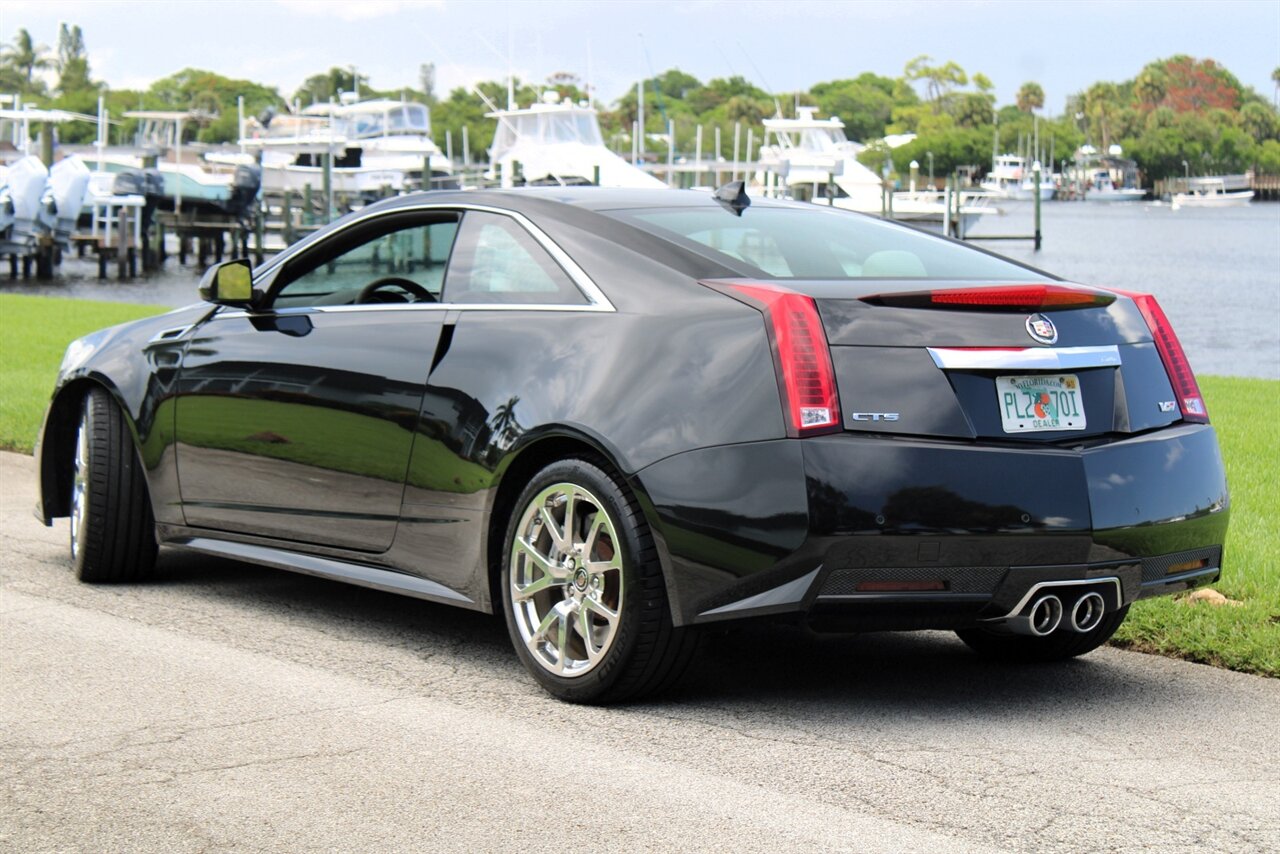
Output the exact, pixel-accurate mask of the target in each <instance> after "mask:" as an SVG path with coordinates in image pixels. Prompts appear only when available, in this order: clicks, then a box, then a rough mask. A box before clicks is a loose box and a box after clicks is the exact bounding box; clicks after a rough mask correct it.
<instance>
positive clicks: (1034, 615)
mask: <svg viewBox="0 0 1280 854" xmlns="http://www.w3.org/2000/svg"><path fill="white" fill-rule="evenodd" d="M1105 612H1106V602H1105V601H1104V600H1103V598H1102V594H1101V593H1097V592H1094V591H1089V592H1088V593H1085V594H1084V595H1082V596H1081V597H1080V598H1079V599H1076V600H1075V602H1074V603H1073V604H1072V606H1071V612H1070V614H1067V613H1066V607H1065V606H1064V605H1063V604H1062V600H1061V599H1059V598H1058V597H1057V596H1056V595H1054V594H1053V593H1046V594H1045V595H1044V596H1041V597H1039V598H1038V599H1036V600H1035V601H1034V602H1032V603H1031V605H1030V606H1028V607H1027V608H1026V609H1025V610H1024V611H1023V612H1022V613H1021V614H1019V615H1018V616H1016V617H1011V618H1010V619H1009V621H1008V624H1007V625H1008V627H1009V629H1010V630H1011V631H1012V632H1014V633H1015V634H1019V635H1030V636H1032V637H1038V638H1042V637H1044V636H1046V635H1049V634H1052V633H1053V632H1055V631H1057V630H1058V628H1059V627H1060V626H1062V625H1063V623H1064V622H1065V623H1066V625H1067V626H1068V627H1070V628H1071V630H1072V631H1075V632H1082V633H1083V632H1090V631H1093V630H1094V629H1096V628H1097V627H1098V624H1099V623H1101V622H1102V615H1103V614H1104V613H1105Z"/></svg>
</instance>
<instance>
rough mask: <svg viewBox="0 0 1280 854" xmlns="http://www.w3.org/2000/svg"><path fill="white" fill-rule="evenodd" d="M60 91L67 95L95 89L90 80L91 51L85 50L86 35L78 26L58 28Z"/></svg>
mask: <svg viewBox="0 0 1280 854" xmlns="http://www.w3.org/2000/svg"><path fill="white" fill-rule="evenodd" d="M55 65H56V66H57V68H58V91H59V92H61V93H62V94H64V95H66V94H69V93H71V92H79V91H80V90H82V89H91V88H95V87H94V85H93V81H92V80H90V79H89V51H88V50H87V49H86V48H85V44H84V33H82V32H81V31H80V27H79V26H78V25H72V26H68V25H67V24H65V23H64V24H62V25H60V26H59V27H58V58H57V61H56V62H55Z"/></svg>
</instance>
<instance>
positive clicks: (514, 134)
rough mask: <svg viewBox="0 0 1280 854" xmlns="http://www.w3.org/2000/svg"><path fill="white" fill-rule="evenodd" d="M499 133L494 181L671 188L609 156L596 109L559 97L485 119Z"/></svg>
mask: <svg viewBox="0 0 1280 854" xmlns="http://www.w3.org/2000/svg"><path fill="white" fill-rule="evenodd" d="M486 116H488V117H489V118H491V119H496V120H497V122H498V127H497V129H496V130H495V132H494V135H493V145H492V146H491V147H490V148H489V169H490V172H489V175H488V177H489V178H490V179H491V180H498V181H500V182H501V184H502V186H503V187H511V186H514V185H515V184H516V183H517V181H516V173H517V171H518V172H519V174H520V176H521V177H522V178H523V180H524V182H525V183H527V184H599V185H600V186H601V187H665V186H666V184H664V183H662V181H660V180H658V179H657V178H655V177H653V176H652V175H650V174H648V173H647V172H645V171H643V170H641V169H639V168H637V167H635V166H632V165H631V164H630V163H628V162H627V161H625V160H623V159H622V158H621V157H619V156H618V155H616V154H614V153H613V152H612V151H610V150H609V149H608V148H607V147H606V146H605V144H604V138H603V137H602V136H601V135H600V121H599V118H598V117H597V115H596V111H595V109H594V108H592V107H589V106H586V105H584V104H575V103H573V102H572V101H570V100H569V99H568V98H566V99H564V100H563V101H560V100H558V95H557V94H556V93H555V92H547V93H546V94H545V95H543V99H542V102H541V103H537V104H533V105H532V106H530V107H528V108H526V109H515V108H513V109H507V110H495V111H494V112H492V113H486Z"/></svg>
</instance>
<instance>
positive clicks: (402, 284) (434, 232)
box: [272, 213, 458, 308]
mask: <svg viewBox="0 0 1280 854" xmlns="http://www.w3.org/2000/svg"><path fill="white" fill-rule="evenodd" d="M351 232H352V233H350V234H346V233H343V232H339V233H338V234H335V235H334V236H333V237H332V238H331V239H329V240H327V241H324V242H322V243H320V244H317V245H316V246H315V247H313V248H312V249H311V250H310V251H308V252H305V253H303V254H302V255H299V256H298V257H297V258H296V259H294V260H291V261H289V262H288V266H287V267H286V268H285V269H284V270H283V271H282V273H281V279H282V280H283V281H284V285H283V286H282V287H278V288H277V290H276V294H275V299H274V301H273V303H272V304H273V306H274V307H276V308H297V307H302V306H326V305H368V304H397V303H420V302H439V300H440V292H441V290H442V289H443V287H444V273H445V268H446V266H447V265H448V263H449V253H450V252H451V251H452V248H453V241H454V237H455V236H456V234H457V232H458V216H457V214H453V213H448V214H444V215H441V214H438V213H432V214H431V217H430V219H424V217H423V216H422V215H421V214H415V215H411V216H406V215H391V216H387V217H382V218H380V219H379V220H378V221H376V222H373V223H369V224H368V225H365V226H363V227H354V228H353V229H352V230H351Z"/></svg>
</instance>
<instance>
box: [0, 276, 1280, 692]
mask: <svg viewBox="0 0 1280 854" xmlns="http://www.w3.org/2000/svg"><path fill="white" fill-rule="evenodd" d="M164 310H165V309H163V308H161V307H159V306H139V305H129V304H121V303H100V302H87V301H80V300H66V299H52V298H45V297H24V296H13V295H6V294H0V449H5V450H12V451H20V452H22V453H30V452H31V449H32V445H33V444H34V441H35V437H36V432H37V430H39V427H40V419H41V417H42V416H43V414H44V408H45V405H46V403H47V402H48V399H49V393H50V391H51V390H52V388H53V381H54V377H55V376H56V375H57V371H58V365H59V363H60V362H61V360H62V352H63V350H64V349H65V347H66V345H67V343H68V342H70V341H71V340H72V339H74V338H77V337H79V336H81V335H83V334H85V333H86V332H91V331H93V330H95V329H99V328H102V327H104V326H110V325H112V324H115V323H121V322H123V321H126V320H130V319H133V318H136V317H144V316H146V315H150V314H157V313H159V312H161V311H164ZM1200 383H1201V387H1202V389H1203V391H1204V393H1205V397H1206V398H1207V400H1208V405H1209V413H1210V415H1211V417H1212V418H1213V424H1214V426H1215V427H1216V428H1217V431H1218V436H1219V439H1220V440H1221V443H1222V452H1223V456H1224V457H1225V459H1226V464H1227V476H1228V479H1229V481H1230V484H1231V498H1232V508H1231V530H1230V533H1229V534H1228V537H1227V548H1226V555H1225V557H1224V559H1223V566H1224V570H1223V579H1222V581H1221V582H1220V583H1219V584H1217V585H1216V589H1217V590H1219V591H1220V592H1221V593H1223V594H1224V595H1226V596H1227V597H1229V598H1230V599H1233V600H1237V601H1239V602H1240V603H1241V604H1240V605H1239V606H1230V605H1228V606H1220V607H1213V606H1210V605H1207V604H1203V603H1201V604H1188V603H1187V602H1186V601H1185V598H1184V597H1175V598H1161V599H1154V600H1148V601H1144V602H1139V603H1138V604H1136V605H1135V606H1134V607H1133V609H1132V610H1131V611H1130V612H1129V619H1128V620H1127V621H1126V622H1125V624H1124V626H1123V627H1121V629H1120V632H1119V634H1118V635H1117V637H1116V640H1115V643H1116V644H1117V645H1120V646H1127V647H1131V648H1134V649H1141V650H1145V651H1149V652H1158V653H1162V654H1165V655H1172V656H1178V657H1181V658H1188V659H1191V660H1193V661H1202V662H1205V663H1207V664H1216V665H1220V666H1223V667H1229V668H1232V669H1234V670H1243V671H1246V672H1251V673H1262V674H1265V675H1268V676H1280V525H1277V517H1278V515H1280V490H1277V489H1276V487H1275V486H1274V484H1273V482H1272V475H1273V472H1274V471H1275V470H1276V469H1277V468H1280V452H1278V451H1277V448H1280V382H1275V381H1270V380H1252V379H1237V378H1232V377H1201V378H1200ZM281 406H282V407H287V406H288V404H281ZM285 414H287V413H282V415H285ZM350 417H354V416H350ZM335 418H337V419H338V420H339V421H342V422H343V423H341V424H338V423H331V424H328V425H327V426H328V427H329V428H332V429H343V430H352V431H355V432H357V433H359V432H361V431H366V432H367V431H369V430H373V431H374V432H375V433H376V432H377V431H378V430H396V429H398V428H395V427H393V426H391V425H383V426H372V427H371V426H369V425H362V424H354V423H353V424H347V423H346V422H345V421H344V420H343V419H348V420H349V417H348V416H347V415H345V414H341V413H339V414H337V415H335ZM286 420H288V421H289V423H290V424H292V425H293V429H294V431H295V433H296V435H295V436H294V438H295V439H297V440H299V441H298V442H297V443H296V444H295V446H294V447H293V448H292V449H289V448H288V446H283V445H282V446H280V447H279V448H278V449H277V452H278V453H279V454H280V455H281V456H288V455H289V454H296V453H305V449H306V448H307V447H309V446H313V445H315V443H313V442H310V441H308V439H309V437H311V435H312V434H313V433H314V432H315V430H316V429H319V427H320V426H321V425H317V424H314V423H308V422H307V421H306V419H302V418H294V419H292V420H290V419H286ZM366 438H368V439H370V440H371V441H373V440H376V439H377V435H369V436H367V437H366ZM420 438H422V437H420ZM315 446H316V447H318V445H315ZM267 447H268V448H276V446H274V445H268V446H267ZM299 461H305V462H319V463H321V464H323V460H319V459H315V460H312V459H300V460H299ZM369 463H370V467H371V468H372V469H377V470H379V471H378V473H380V474H393V473H391V472H381V467H382V466H384V465H389V463H387V462H386V461H380V460H378V459H377V458H376V455H374V457H373V458H371V459H370V461H369ZM441 476H442V477H444V478H445V479H446V481H447V483H448V484H449V485H452V487H453V488H455V489H456V488H457V486H459V485H465V486H467V487H474V488H482V486H483V481H484V479H485V476H486V473H485V472H484V471H483V470H482V469H481V468H480V467H479V466H472V465H471V464H470V463H460V464H459V467H458V469H457V470H456V471H449V472H444V473H442V474H441ZM414 479H415V480H418V479H421V480H422V481H423V482H422V483H421V485H423V486H427V487H437V488H441V487H443V488H449V486H448V485H446V483H445V482H440V483H435V482H433V478H432V477H430V476H427V475H426V474H425V473H424V474H422V475H416V476H415V477H414Z"/></svg>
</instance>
